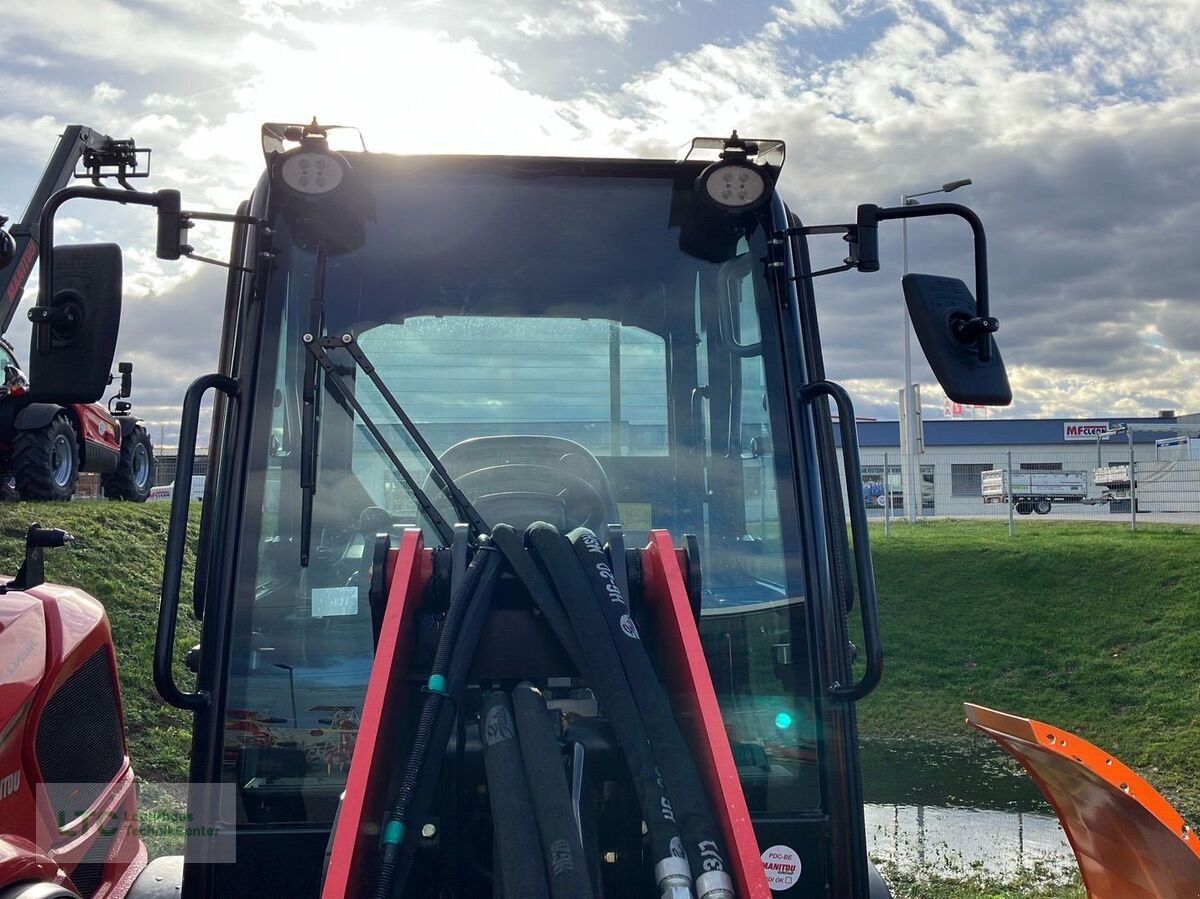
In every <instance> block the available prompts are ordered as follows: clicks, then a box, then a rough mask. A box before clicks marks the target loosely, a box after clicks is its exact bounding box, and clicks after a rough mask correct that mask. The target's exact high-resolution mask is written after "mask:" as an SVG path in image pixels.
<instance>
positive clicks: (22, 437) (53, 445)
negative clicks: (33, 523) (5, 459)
mask: <svg viewBox="0 0 1200 899" xmlns="http://www.w3.org/2000/svg"><path fill="white" fill-rule="evenodd" d="M12 466H13V478H14V479H15V480H16V482H17V492H18V493H19V494H21V499H26V500H28V499H51V500H69V499H70V498H71V497H72V496H73V495H74V493H75V482H76V481H77V480H78V479H79V438H78V437H76V436H75V428H74V427H73V426H72V425H71V422H70V421H68V420H67V418H66V416H63V415H58V416H55V417H54V418H53V419H51V420H50V424H48V425H46V426H45V427H44V428H37V429H36V430H33V431H18V432H17V436H16V437H15V438H14V439H13V448H12Z"/></svg>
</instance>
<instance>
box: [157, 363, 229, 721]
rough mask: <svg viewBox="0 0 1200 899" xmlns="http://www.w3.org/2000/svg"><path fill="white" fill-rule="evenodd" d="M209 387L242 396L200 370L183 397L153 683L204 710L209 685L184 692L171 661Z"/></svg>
mask: <svg viewBox="0 0 1200 899" xmlns="http://www.w3.org/2000/svg"><path fill="white" fill-rule="evenodd" d="M210 389H215V390H219V391H221V392H222V393H224V394H225V395H226V396H228V397H229V398H230V399H233V400H236V399H237V397H238V390H239V387H238V382H237V381H235V380H234V379H233V378H230V377H228V376H226V375H218V374H210V375H202V376H201V377H199V378H197V379H196V380H195V381H193V382H192V385H191V386H190V387H188V389H187V393H186V394H184V397H183V416H182V420H181V422H180V425H179V449H178V452H177V456H176V463H175V489H174V491H173V493H172V495H171V516H170V519H169V523H168V530H167V552H166V555H165V557H164V559H163V579H162V601H161V602H160V603H159V606H158V634H157V636H156V637H155V641H154V686H155V688H157V690H158V693H159V695H160V696H162V698H163V699H164V700H166V701H167V702H169V703H170V704H171V705H173V706H176V707H178V708H181V709H193V710H195V709H200V708H203V707H204V706H206V705H207V704H208V701H209V694H208V692H207V691H205V690H198V691H196V692H194V693H186V692H184V691H183V690H180V689H179V687H178V685H176V683H175V675H174V672H173V671H172V669H171V663H172V660H173V659H174V655H175V622H176V620H177V618H178V616H179V584H180V582H181V581H182V579H183V554H184V549H185V548H186V544H187V524H188V512H189V510H190V506H191V498H192V468H193V464H194V463H195V461H196V433H197V431H198V430H199V427H200V403H201V401H202V400H203V399H204V394H205V393H207V392H208V391H209V390H210Z"/></svg>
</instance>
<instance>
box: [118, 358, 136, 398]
mask: <svg viewBox="0 0 1200 899" xmlns="http://www.w3.org/2000/svg"><path fill="white" fill-rule="evenodd" d="M117 371H119V372H120V373H121V392H120V393H118V394H117V396H119V397H121V399H125V398H126V397H127V396H129V395H130V394H131V393H133V363H132V362H119V363H117Z"/></svg>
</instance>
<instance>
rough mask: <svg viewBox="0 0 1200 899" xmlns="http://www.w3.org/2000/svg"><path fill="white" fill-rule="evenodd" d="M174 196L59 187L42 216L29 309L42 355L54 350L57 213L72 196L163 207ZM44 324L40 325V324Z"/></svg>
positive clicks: (171, 192)
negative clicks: (35, 290)
mask: <svg viewBox="0 0 1200 899" xmlns="http://www.w3.org/2000/svg"><path fill="white" fill-rule="evenodd" d="M172 197H173V198H174V199H175V203H176V205H178V198H179V192H178V191H174V190H159V191H155V192H154V193H148V192H145V191H137V190H124V189H121V190H118V189H117V188H113V187H64V188H63V189H62V190H60V191H57V192H56V193H55V194H54V195H53V196H52V197H50V199H49V200H47V201H46V205H45V206H44V207H43V208H42V216H41V220H40V221H39V222H38V244H39V247H38V251H39V253H40V256H39V258H38V301H37V306H38V307H40V310H41V311H39V309H38V308H34V309H30V310H29V320H30V321H31V322H33V323H34V325H35V328H36V330H37V349H38V352H39V353H41V354H42V355H45V354H46V353H49V352H50V328H48V327H44V325H47V324H49V318H50V317H49V312H50V309H49V306H50V301H51V300H52V299H53V298H54V290H53V284H52V283H51V281H52V279H53V277H54V276H53V272H54V214H55V213H56V212H57V211H58V208H59V207H60V206H62V205H63V203H66V202H67V201H68V200H76V199H92V200H105V201H107V202H110V203H120V204H121V205H122V206H125V205H129V204H132V205H134V206H153V207H155V208H159V207H160V206H162V205H164V204H169V203H170V202H171V199H172ZM39 325H41V326H43V327H36V326H39Z"/></svg>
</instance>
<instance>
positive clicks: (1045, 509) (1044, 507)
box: [1033, 499, 1052, 515]
mask: <svg viewBox="0 0 1200 899" xmlns="http://www.w3.org/2000/svg"><path fill="white" fill-rule="evenodd" d="M1051 508H1052V507H1051V504H1050V500H1048V499H1039V500H1037V501H1036V502H1035V503H1034V504H1033V511H1035V512H1037V513H1038V515H1048V514H1050V509H1051Z"/></svg>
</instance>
